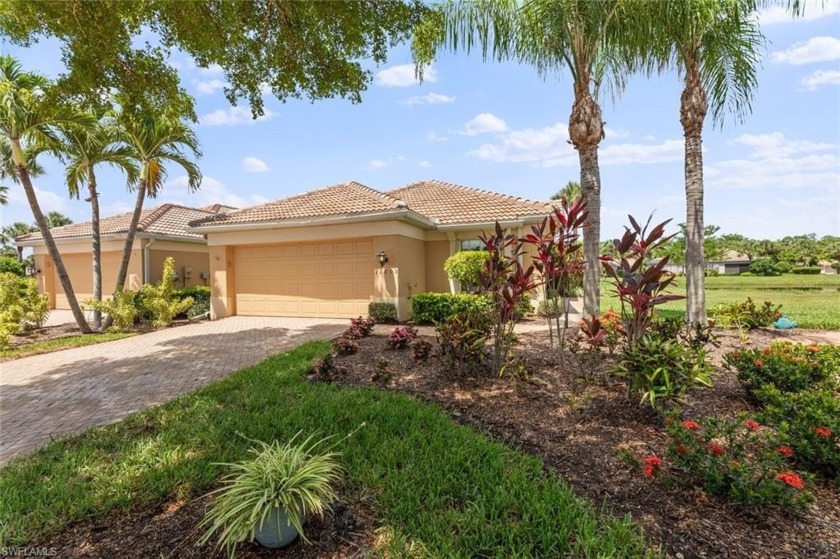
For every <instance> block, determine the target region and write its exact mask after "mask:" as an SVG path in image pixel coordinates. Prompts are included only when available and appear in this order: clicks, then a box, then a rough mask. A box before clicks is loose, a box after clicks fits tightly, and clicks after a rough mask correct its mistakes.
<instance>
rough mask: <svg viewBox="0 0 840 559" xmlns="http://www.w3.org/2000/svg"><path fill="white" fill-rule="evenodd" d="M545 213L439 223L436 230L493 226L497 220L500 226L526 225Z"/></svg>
mask: <svg viewBox="0 0 840 559" xmlns="http://www.w3.org/2000/svg"><path fill="white" fill-rule="evenodd" d="M546 215H548V214H545V215H532V216H523V217H518V218H516V219H501V220H493V221H465V222H459V223H441V224H439V225H438V226H437V228H438V230H440V231H454V230H464V229H481V228H484V227H495V226H496V223H497V221H498V223H499V225H501V226H502V227H521V226H523V225H527V224H529V223H537V222H539V221H542V220H543V219H544V218H545V217H546Z"/></svg>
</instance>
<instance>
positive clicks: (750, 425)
mask: <svg viewBox="0 0 840 559" xmlns="http://www.w3.org/2000/svg"><path fill="white" fill-rule="evenodd" d="M744 427H746V428H747V429H749V430H750V431H758V428H759V427H761V425H759V424H758V421H756V420H754V419H748V420H746V421H744Z"/></svg>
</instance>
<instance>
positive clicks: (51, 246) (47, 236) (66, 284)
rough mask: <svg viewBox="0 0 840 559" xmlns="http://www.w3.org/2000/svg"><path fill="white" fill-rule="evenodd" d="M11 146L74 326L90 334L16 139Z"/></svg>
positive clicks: (19, 174) (24, 189)
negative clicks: (76, 325) (74, 321)
mask: <svg viewBox="0 0 840 559" xmlns="http://www.w3.org/2000/svg"><path fill="white" fill-rule="evenodd" d="M9 140H10V143H11V144H12V152H13V154H14V158H15V163H16V164H17V169H18V176H19V177H20V184H21V185H22V186H23V191H24V192H25V193H26V199H27V201H28V202H29V207H30V209H32V215H33V217H35V223H36V224H37V225H38V228H39V229H40V230H41V236H42V237H43V238H44V243H45V244H46V245H47V253H49V255H50V258H52V261H53V264H54V265H55V273H56V275H58V281H59V282H60V283H61V287H62V289H64V295H65V296H66V297H67V303H68V304H69V305H70V310H71V311H72V312H73V318H74V319H75V320H76V324H78V325H79V330H81V331H82V333H83V334H90V333H91V332H92V331H91V329H90V326H88V323H87V321H85V315H84V313H83V312H82V308H81V307H80V306H79V302H78V301H76V293H75V292H74V291H73V284H72V283H71V282H70V276H69V275H68V274H67V269H66V268H65V267H64V262H63V261H62V260H61V254H59V252H58V247H56V245H55V239H54V238H53V236H52V233H50V226H49V223H47V218H46V217H45V216H44V212H42V211H41V206H40V204H38V198H37V197H36V196H35V189H34V188H33V186H32V180H31V179H30V177H29V170H28V169H27V168H26V159H25V157H24V155H23V149H22V148H21V145H20V141H19V140H18V139H17V138H9Z"/></svg>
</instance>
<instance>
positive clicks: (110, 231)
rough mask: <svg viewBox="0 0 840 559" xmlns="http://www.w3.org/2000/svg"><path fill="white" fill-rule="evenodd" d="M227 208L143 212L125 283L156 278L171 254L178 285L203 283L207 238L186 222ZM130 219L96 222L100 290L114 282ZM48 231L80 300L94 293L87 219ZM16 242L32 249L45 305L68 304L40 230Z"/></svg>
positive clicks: (170, 208) (117, 217) (120, 217)
mask: <svg viewBox="0 0 840 559" xmlns="http://www.w3.org/2000/svg"><path fill="white" fill-rule="evenodd" d="M230 209H233V208H229V207H227V206H222V205H219V204H216V205H214V206H208V207H206V208H189V207H185V206H179V205H177V204H163V205H160V206H156V207H152V208H147V209H145V210H143V213H142V214H141V217H140V222H139V224H138V226H137V234H136V237H135V240H134V245H133V250H132V253H131V260H130V261H129V266H128V274H127V276H126V282H125V287H126V288H127V289H131V290H138V289H140V287H141V286H142V285H143V284H144V283H150V282H156V281H159V280H160V278H161V271H162V269H163V261H164V260H165V259H166V258H167V257H170V256H172V257H173V258H174V259H175V269H176V271H177V273H178V274H179V281H178V285H179V286H194V285H207V284H208V283H209V277H210V260H209V255H208V248H207V241H206V240H205V239H204V237H203V236H202V235H201V234H199V233H196V232H193V231H190V230H189V228H188V226H189V223H190V222H191V221H194V220H196V219H202V218H207V217H213V216H215V215H218V214H219V213H220V212H223V211H228V210H230ZM130 222H131V213H124V214H120V215H115V216H111V217H106V218H103V219H101V220H100V235H101V240H102V245H101V246H102V291H103V293H104V294H108V293H111V291H112V290H113V288H114V283H115V282H116V281H117V272H118V271H119V265H120V260H121V259H122V251H123V247H124V245H125V238H126V235H127V233H128V226H129V224H130ZM50 231H51V232H52V235H53V237H54V238H55V241H56V245H57V246H58V250H59V252H60V253H61V259H62V261H63V262H64V266H65V268H66V269H67V273H68V274H69V275H70V281H71V282H72V284H73V290H74V291H75V293H76V297H77V299H78V300H79V301H83V300H85V299H88V298H91V297H93V260H92V258H91V234H92V229H91V223H90V222H89V221H88V222H84V223H74V224H72V225H65V226H64V227H55V228H53V229H51V230H50ZM15 243H16V244H17V245H18V246H25V247H32V249H33V252H34V257H35V268H36V270H37V272H36V277H37V279H38V285H39V288H40V290H41V292H43V293H47V294H48V295H49V298H50V308H53V309H68V308H70V307H69V305H68V303H67V297H66V296H65V295H64V290H63V289H62V287H61V283H60V282H59V281H58V276H57V275H56V272H55V265H54V264H53V261H52V259H51V258H50V256H49V254H48V253H47V247H46V244H45V243H44V239H43V237H42V236H41V233H40V232H35V233H29V234H27V235H23V236H21V237H18V238H17V239H15Z"/></svg>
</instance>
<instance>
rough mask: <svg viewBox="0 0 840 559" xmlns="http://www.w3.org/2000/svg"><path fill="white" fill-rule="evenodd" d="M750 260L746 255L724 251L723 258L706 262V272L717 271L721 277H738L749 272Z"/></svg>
mask: <svg viewBox="0 0 840 559" xmlns="http://www.w3.org/2000/svg"><path fill="white" fill-rule="evenodd" d="M750 264H752V260H751V259H750V258H749V257H748V256H747V255H746V254H741V253H740V252H736V251H734V250H726V251H724V253H723V258H721V259H719V260H709V261H708V262H706V269H707V270H717V271H718V273H719V274H721V275H738V274H741V273H744V272H749V271H750Z"/></svg>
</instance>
